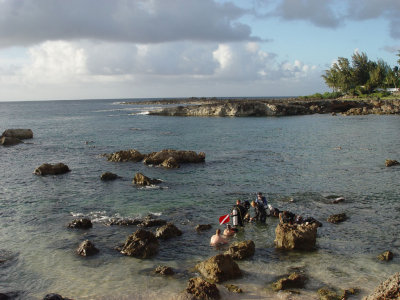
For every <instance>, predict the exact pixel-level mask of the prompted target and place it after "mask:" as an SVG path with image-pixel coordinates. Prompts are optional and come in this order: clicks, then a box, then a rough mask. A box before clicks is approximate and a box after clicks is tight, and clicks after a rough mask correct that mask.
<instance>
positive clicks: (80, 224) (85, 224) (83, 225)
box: [68, 218, 93, 229]
mask: <svg viewBox="0 0 400 300" xmlns="http://www.w3.org/2000/svg"><path fill="white" fill-rule="evenodd" d="M92 226H93V224H92V221H90V219H87V218H82V219H75V220H73V221H72V222H71V223H69V224H68V227H69V228H78V229H89V228H92Z"/></svg>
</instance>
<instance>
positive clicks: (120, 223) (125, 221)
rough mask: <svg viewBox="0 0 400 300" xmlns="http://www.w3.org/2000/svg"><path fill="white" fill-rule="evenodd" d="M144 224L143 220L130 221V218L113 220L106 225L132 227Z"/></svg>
mask: <svg viewBox="0 0 400 300" xmlns="http://www.w3.org/2000/svg"><path fill="white" fill-rule="evenodd" d="M142 222H143V220H141V219H129V218H111V219H110V220H108V222H106V225H108V226H113V225H118V226H131V225H139V224H141V223H142Z"/></svg>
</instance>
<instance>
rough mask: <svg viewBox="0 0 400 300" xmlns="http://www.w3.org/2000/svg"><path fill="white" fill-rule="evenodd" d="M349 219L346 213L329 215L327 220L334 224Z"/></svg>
mask: <svg viewBox="0 0 400 300" xmlns="http://www.w3.org/2000/svg"><path fill="white" fill-rule="evenodd" d="M346 220H347V216H346V214H345V213H341V214H336V215H331V216H329V217H328V219H327V221H328V222H330V223H333V224H338V223H341V222H344V221H346Z"/></svg>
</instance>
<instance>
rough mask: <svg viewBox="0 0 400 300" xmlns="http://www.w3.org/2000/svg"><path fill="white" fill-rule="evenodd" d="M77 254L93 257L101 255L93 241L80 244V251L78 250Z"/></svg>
mask: <svg viewBox="0 0 400 300" xmlns="http://www.w3.org/2000/svg"><path fill="white" fill-rule="evenodd" d="M76 253H77V254H78V255H80V256H91V255H95V254H97V253H99V250H98V249H97V248H96V247H95V246H94V244H93V243H92V242H91V241H89V240H85V241H83V242H82V243H80V244H79V247H78V249H76Z"/></svg>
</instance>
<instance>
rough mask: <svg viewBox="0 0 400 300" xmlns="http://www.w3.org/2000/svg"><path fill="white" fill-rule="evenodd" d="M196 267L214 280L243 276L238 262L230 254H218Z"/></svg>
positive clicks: (202, 273) (206, 276)
mask: <svg viewBox="0 0 400 300" xmlns="http://www.w3.org/2000/svg"><path fill="white" fill-rule="evenodd" d="M196 269H197V270H198V271H199V272H200V273H201V275H203V276H204V277H205V278H206V279H208V280H210V281H212V282H217V283H219V282H223V281H226V280H229V279H235V278H239V277H241V276H242V271H241V270H240V269H239V266H238V265H237V263H236V262H235V261H234V260H233V259H232V257H231V256H230V255H228V254H218V255H216V256H213V257H211V258H209V259H207V260H205V261H203V262H201V263H198V264H197V265H196Z"/></svg>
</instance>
